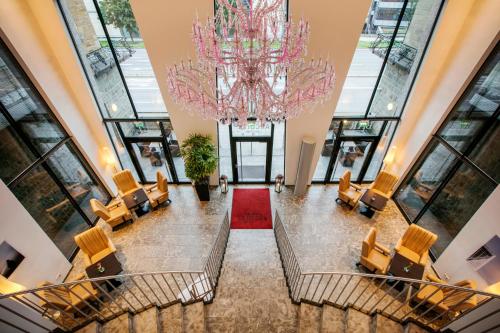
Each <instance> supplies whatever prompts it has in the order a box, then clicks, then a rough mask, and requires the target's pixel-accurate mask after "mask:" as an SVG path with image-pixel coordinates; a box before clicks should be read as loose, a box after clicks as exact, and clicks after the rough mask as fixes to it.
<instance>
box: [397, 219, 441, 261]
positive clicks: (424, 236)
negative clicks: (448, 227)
mask: <svg viewBox="0 0 500 333" xmlns="http://www.w3.org/2000/svg"><path fill="white" fill-rule="evenodd" d="M437 238H438V236H437V235H436V234H434V233H432V232H430V231H429V230H426V229H424V228H422V227H419V226H418V225H416V224H411V225H410V226H409V227H408V229H407V230H406V232H405V233H404V235H403V237H401V238H400V239H399V241H398V243H397V244H396V252H397V253H399V254H401V255H402V256H404V257H406V258H408V259H409V260H411V261H413V262H414V263H416V264H420V265H424V266H425V265H426V264H427V261H428V260H429V249H430V248H431V246H432V245H433V244H434V243H435V242H436V240H437Z"/></svg>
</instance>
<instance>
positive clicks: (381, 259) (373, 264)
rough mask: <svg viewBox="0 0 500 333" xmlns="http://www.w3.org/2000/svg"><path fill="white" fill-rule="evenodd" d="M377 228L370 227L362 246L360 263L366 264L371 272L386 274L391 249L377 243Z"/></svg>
mask: <svg viewBox="0 0 500 333" xmlns="http://www.w3.org/2000/svg"><path fill="white" fill-rule="evenodd" d="M376 239H377V229H375V228H374V227H372V228H370V231H369V232H368V235H367V236H366V238H365V239H364V240H363V245H362V246H361V259H360V262H359V264H361V265H363V266H365V267H366V268H367V269H368V270H370V271H371V272H376V273H378V274H386V273H387V268H388V267H389V263H390V262H391V257H390V253H391V252H390V250H389V249H388V248H386V247H385V246H383V245H382V244H379V243H377V241H376Z"/></svg>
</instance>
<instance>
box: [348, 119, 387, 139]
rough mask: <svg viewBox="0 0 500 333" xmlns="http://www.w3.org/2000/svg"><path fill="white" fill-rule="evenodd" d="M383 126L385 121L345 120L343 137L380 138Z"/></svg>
mask: <svg viewBox="0 0 500 333" xmlns="http://www.w3.org/2000/svg"><path fill="white" fill-rule="evenodd" d="M383 124H384V122H383V121H373V120H356V121H352V120H344V121H343V124H342V134H341V136H378V135H379V134H380V130H381V129H382V125H383Z"/></svg>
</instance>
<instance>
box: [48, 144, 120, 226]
mask: <svg viewBox="0 0 500 333" xmlns="http://www.w3.org/2000/svg"><path fill="white" fill-rule="evenodd" d="M47 164H48V165H49V166H50V168H51V170H52V171H53V172H54V174H55V176H56V177H57V179H58V180H59V181H60V182H61V183H63V184H64V187H65V188H66V190H67V191H68V192H69V193H70V195H71V196H72V197H73V199H75V201H76V202H77V203H78V205H79V206H80V207H81V208H82V210H83V211H84V212H85V215H87V217H88V218H89V220H90V221H92V222H94V221H95V219H96V218H97V216H96V215H95V214H94V212H93V211H92V208H91V207H90V199H92V198H94V199H97V200H99V201H101V202H102V203H104V204H107V203H108V201H109V200H110V199H111V197H110V195H109V194H108V192H107V191H106V189H105V188H104V187H103V186H102V185H101V183H100V182H99V181H98V180H97V178H96V176H95V175H94V174H93V173H92V172H89V169H90V167H89V166H86V165H84V164H82V158H81V157H80V156H79V154H78V153H77V150H76V148H75V147H74V145H73V144H72V143H67V144H65V145H63V146H61V147H59V148H58V149H57V150H56V151H55V152H54V153H52V154H51V155H50V157H49V158H48V160H47Z"/></svg>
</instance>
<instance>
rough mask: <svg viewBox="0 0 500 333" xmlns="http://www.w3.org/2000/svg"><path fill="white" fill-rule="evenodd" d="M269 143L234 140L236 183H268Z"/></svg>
mask: <svg viewBox="0 0 500 333" xmlns="http://www.w3.org/2000/svg"><path fill="white" fill-rule="evenodd" d="M268 145H269V143H268V142H266V141H242V140H235V146H236V161H235V162H236V163H235V169H236V170H235V171H234V172H233V173H234V174H235V175H236V177H235V178H236V179H237V182H240V183H243V182H252V183H256V182H257V183H258V182H269V175H268V169H269V168H268V165H270V163H268V162H267V159H268V152H269V146H268Z"/></svg>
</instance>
